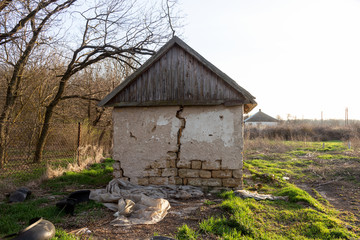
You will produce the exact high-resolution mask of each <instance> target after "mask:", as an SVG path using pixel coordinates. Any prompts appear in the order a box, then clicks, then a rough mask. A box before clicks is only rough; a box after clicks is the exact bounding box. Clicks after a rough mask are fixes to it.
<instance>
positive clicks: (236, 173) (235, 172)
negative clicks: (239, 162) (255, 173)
mask: <svg viewBox="0 0 360 240" xmlns="http://www.w3.org/2000/svg"><path fill="white" fill-rule="evenodd" d="M233 177H234V178H242V170H241V169H237V170H233Z"/></svg>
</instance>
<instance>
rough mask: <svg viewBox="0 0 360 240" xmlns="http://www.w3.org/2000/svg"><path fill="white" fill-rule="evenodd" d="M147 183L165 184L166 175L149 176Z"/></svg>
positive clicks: (166, 180) (166, 181)
mask: <svg viewBox="0 0 360 240" xmlns="http://www.w3.org/2000/svg"><path fill="white" fill-rule="evenodd" d="M149 184H154V185H166V184H168V178H167V177H149Z"/></svg>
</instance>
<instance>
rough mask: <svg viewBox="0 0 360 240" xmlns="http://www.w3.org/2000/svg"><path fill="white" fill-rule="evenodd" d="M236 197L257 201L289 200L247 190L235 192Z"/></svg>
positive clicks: (285, 197)
mask: <svg viewBox="0 0 360 240" xmlns="http://www.w3.org/2000/svg"><path fill="white" fill-rule="evenodd" d="M234 194H235V196H238V197H241V198H254V199H255V200H272V201H273V200H285V201H287V200H288V197H287V196H284V197H281V196H273V195H270V194H259V193H257V192H250V191H247V190H237V191H234Z"/></svg>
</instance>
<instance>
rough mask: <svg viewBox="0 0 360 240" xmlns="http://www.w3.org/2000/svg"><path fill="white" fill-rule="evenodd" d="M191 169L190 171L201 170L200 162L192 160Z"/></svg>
mask: <svg viewBox="0 0 360 240" xmlns="http://www.w3.org/2000/svg"><path fill="white" fill-rule="evenodd" d="M191 168H192V169H201V161H199V160H192V161H191Z"/></svg>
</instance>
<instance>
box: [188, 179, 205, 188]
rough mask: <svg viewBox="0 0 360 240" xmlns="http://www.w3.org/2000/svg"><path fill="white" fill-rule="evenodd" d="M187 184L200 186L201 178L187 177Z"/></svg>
mask: <svg viewBox="0 0 360 240" xmlns="http://www.w3.org/2000/svg"><path fill="white" fill-rule="evenodd" d="M187 180H188V181H187V185H191V186H202V179H201V178H188V179H187Z"/></svg>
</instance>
